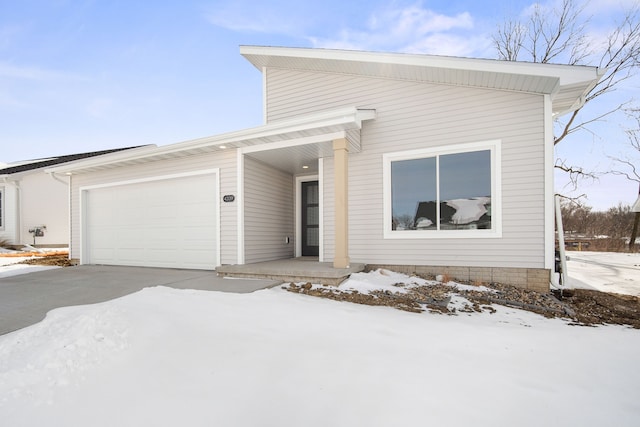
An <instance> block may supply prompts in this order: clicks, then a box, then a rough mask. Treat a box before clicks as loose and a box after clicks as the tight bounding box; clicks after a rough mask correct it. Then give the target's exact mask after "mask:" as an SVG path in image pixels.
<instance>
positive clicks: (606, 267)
mask: <svg viewBox="0 0 640 427" xmlns="http://www.w3.org/2000/svg"><path fill="white" fill-rule="evenodd" d="M567 256H568V257H569V261H567V270H568V272H569V274H568V275H569V280H568V286H569V287H572V288H584V289H597V290H599V291H602V292H614V293H619V294H628V295H635V296H640V253H632V254H631V253H617V252H576V251H570V252H567Z"/></svg>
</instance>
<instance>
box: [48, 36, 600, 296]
mask: <svg viewBox="0 0 640 427" xmlns="http://www.w3.org/2000/svg"><path fill="white" fill-rule="evenodd" d="M240 53H241V54H242V55H243V56H244V57H245V58H246V59H247V60H248V61H249V62H250V63H251V64H252V65H253V66H254V67H256V68H257V69H258V71H260V72H261V73H262V75H263V82H264V83H263V97H264V99H263V104H264V124H263V125H261V126H258V127H255V128H250V129H243V130H239V131H237V132H231V133H227V134H222V135H216V136H210V137H205V138H201V139H196V140H191V141H186V142H180V143H176V144H172V145H167V146H160V147H148V148H145V149H140V150H136V151H124V152H118V153H112V154H109V155H105V156H100V157H99V158H92V159H86V160H82V161H79V162H75V163H71V164H67V165H61V166H56V167H52V168H50V169H49V171H50V172H51V173H53V174H70V177H71V178H70V179H71V192H70V195H71V202H70V203H71V230H72V238H71V256H72V257H75V258H78V259H79V260H80V262H81V263H83V264H116V265H141V266H160V267H177V268H199V269H214V268H216V267H217V266H220V265H226V264H248V263H256V262H260V261H267V260H275V259H284V258H291V257H300V256H317V257H318V259H319V261H322V262H330V263H332V264H333V266H334V267H335V268H343V267H346V266H348V265H349V264H350V263H351V262H354V263H355V262H358V263H366V264H369V265H373V266H393V267H394V268H396V269H399V270H401V271H416V272H423V273H438V274H448V275H449V276H450V277H452V278H458V279H465V280H471V281H473V280H478V281H498V282H506V283H513V284H516V285H518V286H522V287H528V288H532V289H541V290H545V289H548V287H549V276H550V271H551V269H553V266H554V216H553V215H554V205H553V203H554V198H553V194H554V189H553V188H554V187H553V164H554V162H553V119H554V118H555V117H557V116H559V115H562V114H565V113H569V112H572V111H574V110H575V109H577V108H578V107H580V106H581V105H582V102H584V96H585V94H587V93H588V91H589V90H590V89H591V88H592V87H593V86H594V85H595V84H596V82H597V81H598V79H599V77H600V76H601V73H600V71H599V70H598V69H597V68H594V67H582V66H564V65H550V64H534V63H519V62H501V61H494V60H485V59H468V58H454V57H442V56H429V55H410V54H393V53H373V52H360V51H344V50H322V49H301V48H281V47H258V46H242V47H241V48H240ZM421 206H422V207H421ZM421 210H432V211H433V212H432V214H431V215H430V219H429V221H430V222H431V224H429V225H428V226H426V224H427V223H426V220H425V219H424V218H422V219H420V218H416V217H417V216H418V214H419V212H420V211H421ZM419 219H420V221H418V220H419ZM418 222H420V224H418ZM398 224H401V226H398ZM418 225H419V226H418Z"/></svg>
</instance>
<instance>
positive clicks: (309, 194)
mask: <svg viewBox="0 0 640 427" xmlns="http://www.w3.org/2000/svg"><path fill="white" fill-rule="evenodd" d="M301 193H302V200H301V203H300V205H301V208H302V230H300V232H301V235H302V256H318V252H319V248H320V198H319V195H318V181H307V182H303V183H302V191H301Z"/></svg>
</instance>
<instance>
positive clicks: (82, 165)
mask: <svg viewBox="0 0 640 427" xmlns="http://www.w3.org/2000/svg"><path fill="white" fill-rule="evenodd" d="M373 118H375V111H374V110H361V109H357V108H355V107H348V108H341V109H337V110H331V111H326V112H321V113H316V114H312V115H307V116H302V117H296V118H294V119H288V120H282V121H277V122H272V123H269V124H266V125H263V126H258V127H255V128H250V129H244V130H241V131H237V132H231V133H226V134H221V135H215V136H210V137H206V138H200V139H195V140H190V141H184V142H179V143H176V144H171V145H166V146H160V147H155V146H152V147H143V148H141V149H138V150H132V151H131V152H119V153H114V154H111V155H105V156H101V157H100V158H95V159H86V160H82V161H78V162H73V163H69V164H66V165H64V166H60V167H54V168H50V169H47V170H46V171H47V172H53V173H85V172H93V171H99V170H106V169H112V168H115V167H121V166H129V165H138V164H142V163H148V162H152V161H158V160H166V159H175V158H183V157H188V156H193V155H198V154H205V153H211V152H216V151H224V150H229V149H246V150H248V151H250V152H251V153H258V152H260V153H261V154H253V157H255V158H259V159H261V160H263V161H265V160H266V159H268V158H270V156H269V155H268V154H266V153H265V152H266V151H269V150H279V155H280V156H291V157H294V155H295V153H296V152H301V153H302V152H305V153H311V152H313V150H314V149H313V148H310V147H309V148H306V149H304V148H295V147H302V146H304V145H310V146H312V145H314V144H320V143H326V142H330V141H331V139H332V138H335V137H346V136H347V134H348V132H349V131H351V130H354V129H360V127H361V126H362V121H364V120H371V119H373ZM351 149H353V150H356V151H357V150H358V149H359V141H357V143H355V144H354V143H352V145H351ZM322 150H323V151H321V152H323V153H324V149H322ZM316 151H317V150H316ZM304 156H308V154H304Z"/></svg>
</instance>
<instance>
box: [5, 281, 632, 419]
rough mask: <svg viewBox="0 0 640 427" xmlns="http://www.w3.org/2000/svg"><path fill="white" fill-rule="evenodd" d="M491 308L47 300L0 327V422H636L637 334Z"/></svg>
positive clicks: (173, 295)
mask: <svg viewBox="0 0 640 427" xmlns="http://www.w3.org/2000/svg"><path fill="white" fill-rule="evenodd" d="M399 279H400V280H409V279H408V278H406V277H404V278H403V277H402V276H400V275H396V274H388V273H386V274H381V273H380V272H373V273H368V274H365V273H361V274H358V275H354V277H353V279H352V280H351V281H350V282H349V283H346V284H344V285H343V287H345V288H348V287H352V288H356V289H359V290H361V291H365V289H367V287H380V288H387V289H392V286H391V285H392V284H393V283H397V281H398V280H399ZM495 308H496V309H497V312H496V313H494V314H489V313H487V312H484V313H481V314H477V313H476V314H460V315H458V316H447V315H439V314H433V313H422V314H412V313H406V312H401V311H398V310H395V309H392V308H387V307H370V306H362V305H356V304H350V303H346V302H336V301H331V300H326V299H320V298H314V297H310V296H306V295H300V294H294V293H289V292H287V291H285V290H283V289H281V288H275V289H268V290H262V291H258V292H255V293H252V294H229V293H219V292H206V291H195V290H186V291H185V290H176V289H170V288H165V287H156V288H147V289H144V290H142V291H140V292H138V293H135V294H132V295H129V296H126V297H123V298H120V299H117V300H113V301H109V302H105V303H101V304H94V305H88V306H78V307H67V308H62V309H57V310H54V311H52V312H50V313H49V315H48V316H47V318H46V319H45V320H44V321H42V322H40V323H38V324H36V325H33V326H31V327H28V328H25V329H22V330H20V331H16V332H13V333H10V334H8V335H4V336H2V337H0V420H1V421H0V424H2V425H7V426H89V425H90V426H114V425H117V426H176V425H181V426H212V425H220V426H323V427H324V426H402V425H441V426H470V425H473V426H492V427H500V426H514V425H517V426H568V425H571V426H574V425H580V426H602V425H615V426H617V427H623V426H637V425H640V399H639V398H638V397H639V394H638V384H640V370H639V369H637V364H638V360H640V331H638V330H633V329H629V328H625V327H620V326H606V327H596V328H593V327H578V326H571V325H569V324H568V323H567V322H566V321H563V320H560V319H546V318H544V317H542V316H538V315H536V314H533V313H529V312H525V311H520V310H517V309H511V308H505V307H500V306H496V307H495Z"/></svg>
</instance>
